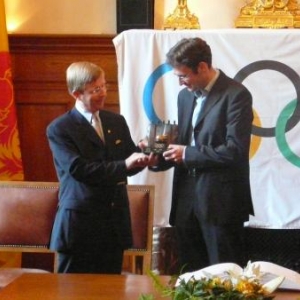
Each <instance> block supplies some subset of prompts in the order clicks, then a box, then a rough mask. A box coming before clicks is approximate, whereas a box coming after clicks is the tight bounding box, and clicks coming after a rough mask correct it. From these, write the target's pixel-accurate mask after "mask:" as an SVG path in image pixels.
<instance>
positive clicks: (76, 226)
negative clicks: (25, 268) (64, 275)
mask: <svg viewBox="0 0 300 300" xmlns="http://www.w3.org/2000/svg"><path fill="white" fill-rule="evenodd" d="M100 118H101V121H102V126H103V132H104V135H105V144H104V143H103V142H102V140H101V139H100V138H99V137H98V135H97V133H96V131H95V130H94V128H93V127H92V126H91V125H90V124H89V122H88V121H87V120H86V119H85V118H84V117H83V116H82V115H81V114H80V113H79V112H78V111H77V110H76V109H75V108H74V109H72V110H71V111H69V112H67V113H65V114H64V115H62V116H60V117H58V118H57V119H55V120H54V121H53V122H52V123H51V124H50V125H49V126H48V128H47V137H48V140H49V144H50V148H51V151H52V153H53V159H54V164H55V168H56V172H57V176H58V178H59V181H60V191H59V208H58V211H57V215H56V219H55V223H54V227H53V232H52V236H51V242H50V248H51V249H53V250H56V251H58V252H59V254H60V255H61V260H60V261H59V272H74V273H119V272H120V271H121V265H122V254H123V250H124V249H126V248H128V247H130V246H131V244H132V235H131V225H130V213H129V204H128V196H127V190H126V183H127V176H130V175H133V174H135V173H137V172H139V171H140V170H141V169H135V170H132V171H131V172H129V171H127V169H126V166H125V159H126V158H127V157H128V156H130V155H131V154H132V153H133V152H138V151H139V150H138V148H137V147H136V146H135V144H134V142H133V141H132V138H131V136H130V132H129V129H128V126H127V124H126V121H125V119H124V118H123V117H122V116H121V115H117V114H114V113H112V112H108V111H100ZM65 255H66V256H68V257H69V258H70V257H72V259H71V260H70V259H69V260H68V262H67V263H64V259H63V258H64V256H65ZM72 260H74V263H73V262H72Z"/></svg>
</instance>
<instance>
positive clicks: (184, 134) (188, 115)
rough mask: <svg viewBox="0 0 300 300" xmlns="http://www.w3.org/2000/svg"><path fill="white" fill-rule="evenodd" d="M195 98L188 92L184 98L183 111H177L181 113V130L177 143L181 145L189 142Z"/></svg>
mask: <svg viewBox="0 0 300 300" xmlns="http://www.w3.org/2000/svg"><path fill="white" fill-rule="evenodd" d="M195 98H196V97H195V96H194V94H193V93H190V92H188V93H187V95H186V98H185V100H184V102H183V103H182V105H184V108H183V109H179V112H182V114H183V115H182V116H181V118H180V120H181V125H180V127H181V129H180V133H179V142H180V143H183V144H188V143H189V142H190V141H189V140H190V136H191V134H192V126H191V120H192V116H193V111H194V104H195Z"/></svg>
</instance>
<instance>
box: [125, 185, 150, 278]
mask: <svg viewBox="0 0 300 300" xmlns="http://www.w3.org/2000/svg"><path fill="white" fill-rule="evenodd" d="M127 191H128V198H129V206H130V213H131V226H132V234H133V246H132V248H130V249H128V250H126V251H125V255H129V256H133V257H136V256H142V257H143V264H142V266H141V267H139V272H141V273H143V274H144V273H145V271H146V270H147V269H150V268H151V256H152V244H153V214H154V186H153V185H127ZM132 270H133V272H136V267H135V263H134V267H133V268H132Z"/></svg>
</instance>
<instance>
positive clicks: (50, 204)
mask: <svg viewBox="0 0 300 300" xmlns="http://www.w3.org/2000/svg"><path fill="white" fill-rule="evenodd" d="M58 188H59V184H58V183H57V182H26V181H22V182H18V181H0V251H2V252H20V253H21V267H26V268H28V267H30V266H28V265H26V264H25V263H24V260H27V264H30V262H33V261H36V259H32V257H33V256H31V255H32V254H33V253H35V254H37V256H38V255H39V257H40V262H41V265H43V263H44V262H45V261H46V262H48V265H50V264H51V269H50V267H47V266H46V267H45V269H46V270H47V271H50V272H55V271H56V267H57V258H56V254H55V252H53V251H50V250H49V249H48V245H49V240H50V234H51V230H52V226H53V222H54V217H55V213H56V208H57V204H58ZM37 260H38V259H37ZM49 261H50V262H49ZM32 268H37V266H32ZM41 268H42V269H43V267H41Z"/></svg>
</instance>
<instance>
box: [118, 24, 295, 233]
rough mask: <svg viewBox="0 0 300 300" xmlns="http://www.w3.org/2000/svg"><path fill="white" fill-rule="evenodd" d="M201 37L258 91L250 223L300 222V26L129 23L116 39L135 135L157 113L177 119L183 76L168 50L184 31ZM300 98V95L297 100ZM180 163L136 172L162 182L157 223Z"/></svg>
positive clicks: (216, 59) (123, 95)
mask: <svg viewBox="0 0 300 300" xmlns="http://www.w3.org/2000/svg"><path fill="white" fill-rule="evenodd" d="M196 36H198V37H201V38H203V39H205V40H206V41H207V42H208V44H209V45H210V46H211V49H212V53H213V65H214V67H216V68H219V69H221V70H222V71H224V72H225V73H226V74H227V75H228V76H230V77H232V78H235V79H236V80H238V81H240V82H242V83H243V84H244V85H245V86H246V87H247V88H248V89H249V90H250V92H251V93H252V95H253V110H254V113H255V120H254V123H253V130H252V143H251V151H250V167H251V190H252V198H253V203H254V208H255V217H253V216H251V217H250V221H249V225H250V226H254V227H264V228H276V229H281V228H300V205H299V203H300V169H299V168H300V142H299V141H297V137H299V136H300V124H299V119H300V104H299V101H300V77H299V74H300V59H299V53H300V32H299V31H298V30H293V29H291V30H290V29H282V30H269V29H267V30H264V29H245V30H244V29H222V30H187V31H184V30H182V31H160V30H129V31H125V32H123V33H121V34H120V35H118V36H117V37H116V38H115V39H114V45H115V48H116V54H117V61H118V80H119V93H120V108H121V114H123V115H124V116H125V118H126V120H127V122H128V125H129V127H130V130H131V133H132V136H133V138H134V140H135V141H138V140H140V139H141V138H143V137H144V136H145V135H146V131H147V127H148V124H149V123H150V122H151V121H156V120H165V121H167V120H170V121H171V122H173V121H177V94H178V92H179V90H180V88H181V87H180V86H179V82H178V79H177V77H176V76H174V75H173V72H172V69H171V68H170V66H168V65H166V64H165V54H166V53H167V52H168V50H169V49H170V48H171V47H172V46H173V45H174V44H175V43H176V42H178V41H179V40H180V39H181V38H184V37H196ZM297 99H298V100H297ZM172 172H173V171H172V170H169V171H166V172H160V173H152V172H149V171H148V170H144V171H143V172H141V173H140V174H138V175H136V176H134V177H132V178H130V179H129V182H130V183H135V184H154V185H155V189H156V193H155V224H156V225H162V226H165V225H168V217H169V210H170V202H171V188H172Z"/></svg>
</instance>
